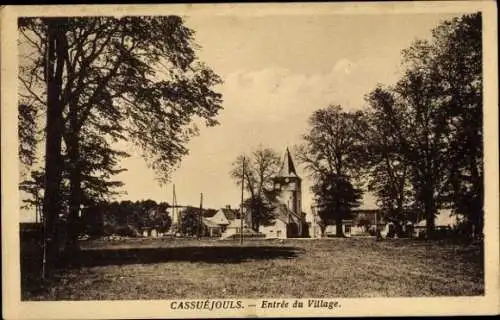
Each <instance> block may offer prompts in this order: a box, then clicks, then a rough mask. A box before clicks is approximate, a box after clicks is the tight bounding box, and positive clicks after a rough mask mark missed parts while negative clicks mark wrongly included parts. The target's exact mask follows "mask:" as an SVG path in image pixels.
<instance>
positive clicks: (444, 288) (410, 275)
mask: <svg viewBox="0 0 500 320" xmlns="http://www.w3.org/2000/svg"><path fill="white" fill-rule="evenodd" d="M29 256H30V255H29V254H28V253H27V252H22V257H23V259H22V268H23V270H22V299H23V300H116V299H132V300H139V299H173V298H192V299H195V298H235V297H239V298H262V297H273V298H281V297H287V298H307V297H344V298H350V297H416V296H472V295H482V294H484V281H483V278H484V276H483V275H484V271H483V249H482V245H480V244H456V243H449V242H448V243H446V242H431V241H411V240H405V239H399V240H386V241H376V240H375V239H373V238H360V239H354V238H350V239H322V240H298V239H297V240H285V241H284V242H278V241H275V240H272V241H271V240H267V241H266V240H247V241H245V244H244V245H243V246H240V245H239V244H238V242H237V241H235V242H225V241H211V240H160V239H130V240H121V241H116V242H106V241H103V240H93V241H86V242H82V250H81V252H80V253H79V254H77V255H76V256H74V257H73V259H72V261H73V263H72V265H71V266H65V267H63V268H60V269H59V270H58V271H57V274H56V275H55V276H54V279H53V280H51V281H50V282H48V283H45V284H43V285H40V283H39V282H38V280H37V275H36V271H35V268H34V266H36V265H38V263H37V262H36V261H34V260H30V257H29Z"/></svg>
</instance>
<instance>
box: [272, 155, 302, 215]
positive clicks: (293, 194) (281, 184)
mask: <svg viewBox="0 0 500 320" xmlns="http://www.w3.org/2000/svg"><path fill="white" fill-rule="evenodd" d="M273 183H274V190H275V191H277V192H278V200H279V202H281V203H282V204H284V205H286V206H287V207H288V209H289V210H290V211H292V212H294V213H296V214H298V215H299V216H300V215H301V214H302V203H301V202H302V189H301V188H302V187H301V183H302V180H301V179H300V177H299V176H298V175H297V172H296V171H295V166H294V164H293V160H292V156H291V155H290V150H288V148H286V152H285V157H284V159H283V164H282V166H281V170H280V172H279V173H278V175H277V176H276V177H274V178H273Z"/></svg>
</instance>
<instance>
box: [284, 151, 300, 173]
mask: <svg viewBox="0 0 500 320" xmlns="http://www.w3.org/2000/svg"><path fill="white" fill-rule="evenodd" d="M280 175H281V176H282V177H287V176H297V172H296V171H295V166H294V164H293V159H292V155H291V154H290V150H288V148H286V153H285V157H284V159H283V165H282V167H281V170H280Z"/></svg>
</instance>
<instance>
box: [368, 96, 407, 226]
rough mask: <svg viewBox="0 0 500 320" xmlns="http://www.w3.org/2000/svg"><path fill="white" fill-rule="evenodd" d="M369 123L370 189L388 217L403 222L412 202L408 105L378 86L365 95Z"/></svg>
mask: <svg viewBox="0 0 500 320" xmlns="http://www.w3.org/2000/svg"><path fill="white" fill-rule="evenodd" d="M365 99H366V101H367V103H368V105H369V109H368V111H367V113H366V118H367V121H368V124H369V127H368V131H367V132H366V135H365V137H366V138H365V143H366V152H367V153H366V155H364V156H365V157H366V166H367V167H368V168H369V169H368V170H369V172H368V174H367V178H368V190H369V191H372V192H374V193H375V195H376V196H377V200H378V202H379V205H380V206H381V208H382V209H384V211H385V212H387V214H388V216H389V217H391V218H394V219H396V220H403V219H404V217H405V213H406V209H407V208H408V207H409V206H410V205H411V204H412V202H411V195H412V194H411V192H412V189H411V185H410V172H409V171H410V163H409V160H408V152H410V149H409V147H408V141H407V136H408V133H407V132H408V131H409V130H411V129H410V128H408V126H407V121H406V118H405V117H406V116H407V115H406V110H405V106H404V105H402V104H401V103H398V101H397V95H396V94H395V93H394V92H393V91H391V88H383V87H381V86H379V87H377V88H376V89H375V90H373V91H372V92H370V93H369V94H368V95H367V96H366V98H365Z"/></svg>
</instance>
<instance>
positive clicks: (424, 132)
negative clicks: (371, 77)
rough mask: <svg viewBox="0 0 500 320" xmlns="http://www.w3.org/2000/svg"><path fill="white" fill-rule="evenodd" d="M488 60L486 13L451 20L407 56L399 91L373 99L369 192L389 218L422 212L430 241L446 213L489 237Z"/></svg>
mask: <svg viewBox="0 0 500 320" xmlns="http://www.w3.org/2000/svg"><path fill="white" fill-rule="evenodd" d="M481 57H482V37H481V15H480V13H477V14H470V15H464V16H462V17H460V18H454V19H452V20H449V21H445V22H443V23H442V24H440V25H439V26H438V27H436V28H435V29H434V30H433V31H432V38H431V39H429V40H416V41H415V42H414V43H413V44H412V45H411V46H410V47H409V48H408V49H406V50H404V51H403V64H404V67H405V72H404V75H403V76H402V78H401V79H400V80H399V81H398V82H397V84H396V85H395V86H394V87H391V88H387V89H384V88H382V87H379V88H376V89H375V90H374V91H372V92H371V93H370V94H369V95H368V96H367V101H368V104H369V105H370V110H369V112H368V113H369V118H370V127H371V130H370V131H369V133H370V134H369V135H368V136H369V138H368V140H367V144H368V150H367V152H368V158H369V166H370V168H371V170H372V172H371V178H370V179H371V183H370V187H371V188H372V189H373V190H375V191H376V193H377V194H378V196H379V199H381V200H382V203H383V204H384V206H385V207H387V208H389V210H390V211H393V212H399V213H401V212H402V210H403V208H404V207H407V206H412V207H413V209H419V210H421V211H423V212H424V217H425V219H426V222H427V233H428V234H429V235H431V236H432V234H433V231H434V220H435V215H436V213H437V209H438V208H440V207H443V206H448V207H452V208H454V210H455V212H457V213H462V214H464V215H465V216H466V217H468V218H469V221H470V222H471V223H472V224H473V225H474V226H475V227H476V230H478V231H479V233H480V232H481V231H482V224H483V216H484V212H483V164H482V159H483V133H482V63H481V62H482V61H481Z"/></svg>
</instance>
